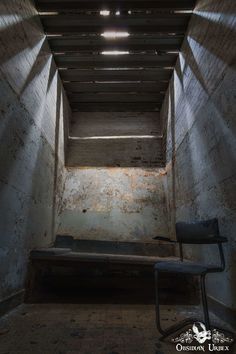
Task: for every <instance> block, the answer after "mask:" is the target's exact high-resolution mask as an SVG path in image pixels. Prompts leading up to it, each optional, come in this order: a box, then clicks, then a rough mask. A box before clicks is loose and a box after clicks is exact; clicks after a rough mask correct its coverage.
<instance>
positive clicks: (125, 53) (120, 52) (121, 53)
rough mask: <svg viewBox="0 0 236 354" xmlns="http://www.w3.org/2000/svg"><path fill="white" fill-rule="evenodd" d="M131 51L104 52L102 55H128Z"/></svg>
mask: <svg viewBox="0 0 236 354" xmlns="http://www.w3.org/2000/svg"><path fill="white" fill-rule="evenodd" d="M127 54H129V51H124V50H104V51H103V52H102V55H127Z"/></svg>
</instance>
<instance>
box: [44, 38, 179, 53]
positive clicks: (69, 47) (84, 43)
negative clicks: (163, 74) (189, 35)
mask: <svg viewBox="0 0 236 354" xmlns="http://www.w3.org/2000/svg"><path fill="white" fill-rule="evenodd" d="M182 40H183V39H182V37H177V36H176V37H174V38H155V39H132V38H131V39H129V38H123V39H117V40H111V41H109V40H105V39H104V38H99V39H89V40H88V39H77V38H66V39H64V38H63V37H62V38H60V37H59V38H56V39H49V44H50V47H51V50H52V51H53V52H74V53H76V52H80V51H89V52H94V51H100V52H101V51H110V50H120V51H147V50H156V51H160V52H168V51H178V50H179V49H180V47H181V44H182Z"/></svg>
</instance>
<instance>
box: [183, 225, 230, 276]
mask: <svg viewBox="0 0 236 354" xmlns="http://www.w3.org/2000/svg"><path fill="white" fill-rule="evenodd" d="M176 238H177V242H178V243H179V251H180V260H181V261H183V247H182V244H184V243H185V244H199V245H201V244H217V245H218V249H219V254H220V260H221V265H220V266H219V267H218V268H216V270H215V271H223V270H224V269H225V258H224V252H223V248H222V243H223V242H227V238H226V237H222V236H220V235H219V225H218V220H217V219H216V218H215V219H211V220H205V221H197V222H193V223H186V222H178V223H176Z"/></svg>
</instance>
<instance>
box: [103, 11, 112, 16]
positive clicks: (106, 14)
mask: <svg viewBox="0 0 236 354" xmlns="http://www.w3.org/2000/svg"><path fill="white" fill-rule="evenodd" d="M110 13H111V12H110V11H109V10H101V11H100V15H101V16H109V15H110Z"/></svg>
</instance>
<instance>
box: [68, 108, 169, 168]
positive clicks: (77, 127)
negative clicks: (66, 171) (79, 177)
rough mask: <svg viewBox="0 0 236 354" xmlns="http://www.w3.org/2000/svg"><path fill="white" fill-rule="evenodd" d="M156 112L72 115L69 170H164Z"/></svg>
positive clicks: (82, 113)
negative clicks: (155, 168)
mask: <svg viewBox="0 0 236 354" xmlns="http://www.w3.org/2000/svg"><path fill="white" fill-rule="evenodd" d="M162 144H163V140H162V134H161V127H160V115H159V112H74V113H73V117H72V124H71V126H70V138H69V141H68V150H67V158H66V164H67V166H69V167H76V166H78V167H84V166H87V167H91V166H93V167H95V166H96V167H145V168H150V167H152V168H153V167H163V149H162V146H163V145H162Z"/></svg>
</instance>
